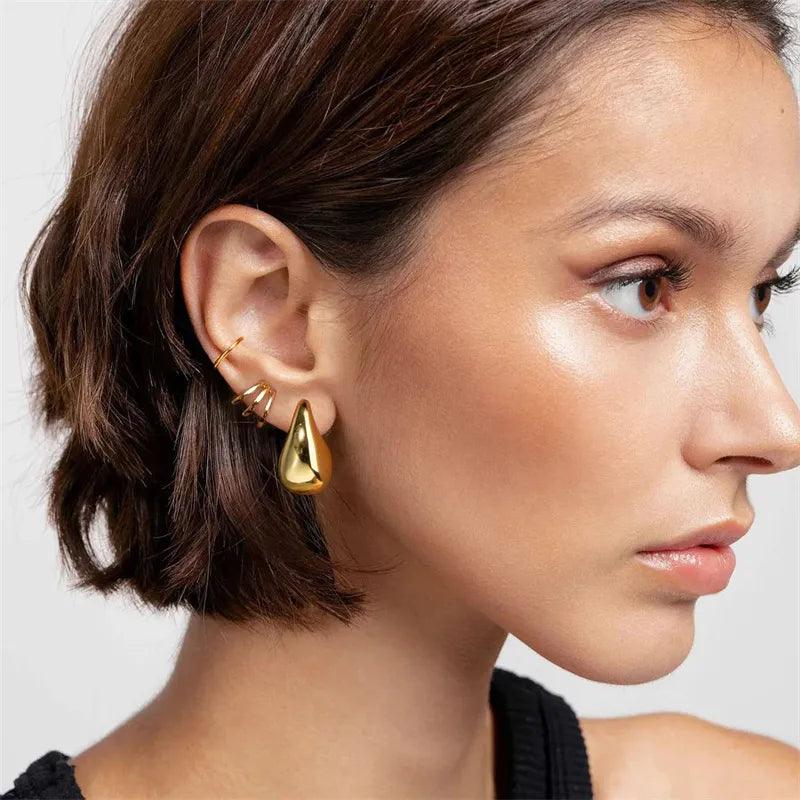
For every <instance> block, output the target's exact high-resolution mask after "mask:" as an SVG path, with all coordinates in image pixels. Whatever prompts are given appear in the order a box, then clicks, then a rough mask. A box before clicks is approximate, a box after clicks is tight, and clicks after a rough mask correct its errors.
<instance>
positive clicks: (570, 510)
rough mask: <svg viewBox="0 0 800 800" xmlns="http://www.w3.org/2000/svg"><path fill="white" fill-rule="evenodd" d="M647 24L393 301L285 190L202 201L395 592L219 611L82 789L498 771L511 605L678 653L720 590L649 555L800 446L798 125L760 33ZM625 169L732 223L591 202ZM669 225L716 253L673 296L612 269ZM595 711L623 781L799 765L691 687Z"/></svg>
mask: <svg viewBox="0 0 800 800" xmlns="http://www.w3.org/2000/svg"><path fill="white" fill-rule="evenodd" d="M644 35H645V36H646V37H647V38H646V39H645V40H642V39H639V40H638V41H646V42H647V46H646V47H641V48H639V50H640V51H639V52H636V53H635V54H634V51H633V50H632V49H631V50H626V51H625V52H627V53H628V54H629V58H628V59H627V60H626V62H625V68H624V69H619V70H608V69H598V68H597V64H596V63H595V61H594V59H596V58H602V57H603V56H601V55H600V54H597V55H590V54H587V55H586V56H585V60H584V61H582V62H580V63H577V64H576V66H575V70H576V75H577V79H576V80H574V81H572V82H571V83H570V87H571V89H568V90H567V91H565V93H564V94H563V98H564V103H565V107H569V109H570V112H569V115H568V116H567V117H565V118H564V122H563V123H562V124H561V125H560V126H558V129H557V130H554V131H551V132H550V135H549V138H548V140H547V143H546V147H545V151H546V157H541V154H540V151H538V150H535V149H533V148H530V149H529V150H528V151H525V150H522V151H521V152H519V153H516V154H515V156H514V159H513V162H511V161H510V162H508V163H505V164H503V165H499V166H495V167H492V168H487V169H485V170H482V171H480V172H479V173H475V174H472V175H471V176H469V177H468V178H466V179H465V180H463V181H461V182H459V183H458V184H454V185H453V186H452V187H451V190H450V191H449V192H448V193H447V194H446V195H444V196H443V197H442V199H441V201H440V203H439V204H438V205H437V206H436V207H435V208H434V209H432V210H431V213H430V215H429V217H428V219H427V221H426V227H425V231H424V241H423V244H422V247H421V249H420V251H419V254H418V256H417V257H416V258H415V260H414V262H413V263H412V264H411V265H409V266H410V269H409V270H408V272H407V274H408V275H409V276H411V278H412V279H411V280H408V281H406V282H405V283H404V284H402V287H401V290H399V291H396V292H394V293H392V294H391V296H390V299H388V300H387V301H386V302H384V303H381V304H379V305H377V306H376V303H375V299H374V297H365V298H364V299H359V298H355V299H354V295H353V294H352V292H351V291H348V288H352V287H347V286H346V285H345V284H344V283H343V282H342V281H341V280H340V279H335V278H332V277H331V276H330V275H328V274H327V273H326V272H325V271H324V270H323V269H322V268H321V266H320V264H319V263H318V262H317V260H316V259H315V258H314V256H313V255H312V254H311V253H310V251H309V250H308V248H307V247H306V246H305V244H304V243H303V242H302V241H301V240H300V239H299V238H298V237H297V236H296V235H295V234H294V233H293V232H292V231H291V230H290V229H289V228H287V227H286V226H285V225H283V224H282V223H281V221H280V220H278V219H275V218H274V217H272V216H270V215H268V214H265V213H262V212H260V211H258V210H256V209H253V208H248V207H245V206H239V205H228V206H225V207H222V208H218V209H216V210H215V211H213V212H212V213H210V214H209V215H207V216H206V217H204V218H203V219H201V220H199V221H198V223H197V225H196V226H195V228H194V229H193V230H192V232H191V235H190V236H189V237H188V239H187V240H186V242H185V243H184V246H183V249H182V252H181V280H182V289H183V292H184V295H185V298H186V302H187V307H188V309H189V312H190V316H191V319H192V322H193V324H194V326H195V331H196V334H197V336H198V338H199V340H200V342H201V343H202V345H203V347H204V348H205V350H206V352H207V353H208V357H209V359H210V360H212V361H213V359H214V358H216V356H217V355H219V353H220V352H221V351H222V350H224V349H225V347H227V346H228V344H230V343H231V342H232V341H233V340H234V339H235V338H236V337H237V336H240V335H243V336H244V337H245V339H244V341H243V342H242V343H241V344H240V345H239V346H238V347H237V348H236V349H235V350H234V351H233V352H232V353H231V355H230V356H229V357H228V358H227V359H226V360H225V361H224V362H223V364H222V365H221V367H220V372H221V374H222V375H223V376H224V378H225V380H226V381H227V382H228V383H229V385H230V387H231V393H232V394H233V393H235V392H239V391H241V390H242V389H244V388H246V387H248V386H250V385H251V384H253V383H254V382H255V381H256V380H259V379H262V378H263V379H265V380H267V381H268V382H270V383H271V384H272V385H273V386H275V387H276V389H277V395H276V397H275V400H274V403H273V405H272V408H271V411H270V414H269V420H270V423H271V424H272V425H274V426H277V427H278V428H280V429H281V430H283V431H286V430H288V428H289V425H290V422H291V418H292V414H293V412H294V408H295V405H296V403H297V401H298V400H299V399H300V398H303V397H305V398H306V399H308V400H309V402H310V405H311V409H312V413H313V415H314V418H315V421H316V423H317V426H318V428H319V430H320V432H321V433H322V434H323V435H324V436H325V437H326V441H327V442H328V444H329V447H330V448H331V451H332V455H333V465H334V475H333V479H332V484H331V485H330V486H329V487H328V488H326V490H325V491H324V492H323V493H322V494H320V495H318V496H317V498H318V502H319V504H320V508H321V513H322V516H323V520H324V522H325V530H326V535H327V536H328V539H329V543H330V546H331V549H332V551H333V552H334V554H335V556H336V557H337V558H340V559H342V560H343V561H344V562H345V563H349V564H356V565H361V566H386V565H389V564H393V565H396V566H395V569H394V570H393V571H391V572H389V573H387V574H376V575H363V576H351V577H350V580H351V582H353V583H355V584H356V585H358V586H360V587H363V588H364V589H365V590H366V591H367V593H368V594H369V596H370V611H369V614H368V616H367V617H365V618H364V619H363V620H361V621H359V622H358V623H357V624H356V625H354V626H352V627H349V628H348V627H344V626H341V625H338V624H335V623H332V622H331V623H327V624H323V625H322V627H321V629H320V630H318V631H315V632H291V633H289V632H279V631H276V630H275V629H274V628H270V627H269V626H267V625H256V626H253V627H251V628H250V629H244V628H240V627H236V626H233V625H230V624H227V623H224V622H219V621H215V620H212V619H205V620H204V619H201V618H199V617H197V616H195V617H193V618H192V619H191V621H190V624H189V627H188V630H187V634H186V638H185V640H184V643H183V646H182V649H181V651H180V654H179V657H178V660H177V663H176V667H175V671H174V673H173V674H172V676H171V678H170V680H169V682H168V684H167V685H166V686H165V688H164V690H163V691H162V692H161V693H160V694H159V695H158V696H157V697H156V698H154V699H153V700H152V702H150V703H149V704H148V705H147V706H145V707H144V708H143V709H142V710H141V711H139V712H138V713H137V714H136V715H134V716H133V717H131V718H130V719H129V720H128V721H126V722H125V723H124V724H123V725H121V726H120V727H119V728H118V729H116V730H115V731H112V732H111V733H110V734H109V735H108V736H107V737H106V738H105V739H103V740H101V741H100V742H98V743H96V744H95V745H93V746H92V747H91V748H89V749H88V750H86V751H84V752H83V753H81V754H79V755H78V756H77V757H76V759H75V763H76V777H77V780H78V782H79V783H80V784H81V785H82V786H83V788H84V793H85V795H86V796H87V797H88V798H89V799H90V800H92V798H93V797H98V798H99V797H134V796H136V797H177V796H181V797H210V796H225V797H255V796H294V797H322V796H324V797H327V798H331V797H341V798H345V797H347V798H353V797H372V798H378V797H405V798H411V797H420V798H421V797H445V796H447V797H490V796H494V794H493V792H494V789H493V787H492V786H491V783H487V779H489V778H491V777H492V765H493V758H494V755H493V750H492V745H493V738H492V737H493V729H492V725H491V723H492V717H491V714H490V713H489V709H488V703H487V696H488V682H489V678H490V675H491V670H492V667H493V665H494V663H495V661H496V658H497V656H498V654H499V651H500V649H501V647H502V645H503V642H504V640H505V639H506V636H507V634H508V633H509V632H510V633H513V634H514V635H515V636H517V637H518V638H519V639H521V640H522V641H524V642H525V643H526V644H528V645H529V646H530V647H531V648H533V649H534V650H536V651H537V652H538V653H540V654H541V655H543V656H544V657H546V658H548V659H550V660H551V661H553V662H554V663H556V664H558V665H560V666H562V667H564V668H565V669H568V670H570V671H572V672H574V673H576V674H578V675H582V676H585V677H587V678H590V679H593V680H597V681H604V682H609V683H618V684H634V683H641V682H644V681H650V680H654V679H656V678H659V677H661V676H663V675H666V674H668V673H669V672H671V671H672V670H674V669H675V668H676V667H677V666H679V665H680V664H681V663H682V662H683V661H684V659H685V658H686V656H687V655H688V653H689V651H690V648H691V646H692V643H693V637H694V610H695V606H696V602H697V600H698V596H697V595H696V594H691V593H687V592H685V591H682V590H678V589H676V588H675V587H674V586H673V585H672V584H670V583H669V582H668V581H666V580H665V579H664V577H663V575H661V574H659V573H657V572H656V571H654V570H653V569H651V568H649V567H646V566H645V565H643V564H642V563H640V562H639V561H637V560H636V559H635V558H634V554H635V553H636V551H637V550H639V549H641V548H644V547H646V546H648V545H650V544H652V543H653V542H661V541H664V539H665V538H673V537H678V536H680V535H683V534H685V533H687V532H689V531H692V530H696V529H697V528H700V527H703V526H705V525H708V524H711V523H714V522H718V521H720V520H724V519H728V518H733V519H736V520H738V521H742V522H745V523H750V522H751V521H752V518H753V509H752V507H751V506H750V504H749V501H748V497H747V487H746V479H747V476H748V475H749V474H751V473H761V474H763V473H771V472H778V471H781V470H787V469H792V468H794V467H796V466H798V464H800V409H799V408H798V406H797V404H796V403H795V402H794V400H793V399H792V397H791V396H790V394H789V393H788V391H787V389H786V387H785V386H784V384H783V382H782V380H781V377H780V376H779V374H778V372H777V371H776V369H775V366H774V364H773V363H772V362H771V360H770V357H769V354H768V351H767V349H766V347H765V343H764V339H763V336H764V334H763V333H762V332H760V330H759V327H758V324H757V323H758V322H759V320H760V317H759V316H758V314H757V312H755V311H754V309H753V302H752V296H751V295H752V289H753V287H754V286H756V285H757V284H759V283H760V282H761V281H764V280H767V279H769V278H771V277H773V276H774V275H775V274H776V271H775V269H774V268H772V269H768V270H765V269H763V265H764V264H765V263H766V262H767V261H768V259H769V258H770V256H772V255H773V253H774V252H775V251H776V249H777V248H778V246H779V245H780V244H781V243H783V242H784V241H785V240H786V238H787V236H788V235H789V234H790V233H792V232H793V231H794V230H795V228H796V225H797V222H798V219H800V196H798V191H797V187H798V186H800V133H799V128H798V113H797V110H798V109H797V98H796V96H795V94H794V92H793V89H792V86H791V82H790V81H789V79H788V77H787V75H786V73H785V72H784V70H783V69H782V67H781V66H780V64H779V63H778V62H777V61H776V60H775V58H774V57H773V56H772V55H771V54H770V53H768V52H767V51H766V50H765V49H763V48H762V47H761V46H760V45H758V44H757V43H754V42H751V41H750V40H749V39H747V38H746V37H744V36H739V37H737V36H736V35H735V34H734V33H731V32H723V31H717V32H713V33H712V32H709V31H706V30H701V29H700V28H698V27H697V26H694V27H692V26H690V25H689V23H688V22H687V21H684V22H683V23H681V25H680V26H677V25H668V24H667V23H666V22H663V21H655V20H651V21H650V22H649V23H648V24H647V26H646V31H645V33H644ZM605 57H606V58H607V57H608V56H607V55H606V56H605ZM623 191H624V192H627V193H630V194H640V193H642V194H643V193H648V192H650V193H660V194H667V195H671V196H673V197H674V198H679V199H681V200H683V201H691V202H692V203H694V204H696V205H699V206H702V207H703V208H706V209H708V210H709V211H711V212H712V213H713V215H714V216H715V217H718V218H719V219H721V220H724V221H725V222H726V223H727V224H728V225H729V227H730V228H731V230H732V231H734V232H735V233H736V234H737V235H738V242H737V246H736V248H735V249H734V250H732V251H731V252H729V253H727V254H724V255H723V254H719V253H715V252H712V251H710V250H709V249H708V248H704V247H702V246H700V245H699V244H697V243H695V242H693V241H691V240H690V239H689V238H687V237H686V236H685V235H683V234H680V233H678V232H677V231H676V230H674V229H673V228H671V227H670V226H668V225H666V224H665V223H659V222H657V221H653V220H650V221H645V220H639V221H631V220H616V221H614V222H610V223H605V224H604V225H602V226H599V227H594V228H592V229H590V230H582V229H578V228H576V227H575V226H574V225H573V226H571V225H568V224H565V220H567V219H568V218H569V216H570V214H572V213H573V212H574V211H575V210H576V209H577V208H579V207H580V206H582V205H583V204H584V203H586V202H587V201H588V200H589V199H591V198H592V197H594V196H596V195H597V194H598V193H599V192H617V193H619V192H623ZM669 256H674V257H678V256H682V257H684V258H686V259H691V260H692V262H693V263H694V264H695V265H696V267H695V272H694V276H693V283H692V286H691V287H690V288H687V289H685V290H682V291H680V292H674V291H671V290H670V289H669V286H668V284H664V285H663V286H662V291H663V295H662V299H661V301H660V303H658V304H656V306H655V310H653V311H648V310H647V307H646V306H642V305H641V304H640V305H638V306H637V304H636V300H637V296H638V294H637V290H638V289H639V288H640V286H639V285H637V284H633V285H632V286H628V287H627V288H626V289H624V290H619V289H618V290H616V291H615V293H613V294H608V293H603V294H601V291H603V287H602V286H601V285H598V284H596V283H594V282H593V276H595V275H596V273H597V272H598V270H600V268H603V267H607V266H609V265H611V264H615V265H616V267H615V268H614V269H615V270H616V271H615V272H614V275H615V276H621V275H623V274H626V273H627V272H633V271H635V270H636V269H637V268H643V267H646V266H653V265H661V264H663V262H664V259H665V258H666V257H669ZM773 302H775V299H773ZM612 304H613V305H612ZM376 308H377V311H376ZM637 317H640V318H641V317H644V318H647V319H655V318H658V324H657V325H656V326H655V327H650V326H647V325H645V324H643V323H642V322H641V321H640V320H639V319H637ZM354 322H356V323H359V324H356V325H354ZM364 348H368V353H369V359H368V368H367V369H364V370H363V371H360V370H359V365H360V361H359V359H360V357H361V354H362V350H363V349H364ZM742 387H748V388H750V387H752V391H742ZM655 454H658V455H657V456H656V455H655ZM581 724H582V727H583V729H584V735H585V737H586V742H587V748H588V751H589V756H590V765H591V768H592V774H593V780H594V788H595V794H596V797H598V798H600V797H615V798H620V797H641V796H645V795H644V794H642V792H643V791H645V790H646V792H647V794H646V796H648V797H651V798H654V797H675V796H680V797H682V798H693V797H698V798H699V797H708V796H717V797H721V796H724V797H728V798H733V797H753V796H755V795H754V791H755V788H757V790H758V792H759V793H760V796H770V797H780V796H791V795H792V793H793V792H795V790H796V788H797V785H798V780H800V777H798V759H797V755H798V751H796V750H795V749H794V748H792V747H790V746H789V745H786V744H783V743H781V742H778V741H776V740H772V739H768V738H767V737H760V736H756V735H755V734H748V733H746V732H741V731H733V730H732V729H727V728H722V727H720V726H717V725H713V724H712V723H710V722H706V721H704V720H700V719H698V718H694V717H691V716H689V715H682V714H655V715H641V716H638V717H630V718H619V719H606V720H601V719H582V720H581ZM309 752H311V753H313V754H314V757H313V758H311V759H308V757H307V756H308V753H309ZM687 753H689V755H687ZM265 754H266V755H265ZM671 755H674V756H675V758H670V756H671ZM132 758H134V759H135V762H136V764H137V767H136V770H135V771H134V770H131V769H130V766H129V765H130V763H131V759H132ZM687 759H688V764H687ZM687 766H688V767H689V769H687ZM701 774H702V775H703V776H704V777H702V778H700V777H698V775H701ZM709 781H710V784H709Z"/></svg>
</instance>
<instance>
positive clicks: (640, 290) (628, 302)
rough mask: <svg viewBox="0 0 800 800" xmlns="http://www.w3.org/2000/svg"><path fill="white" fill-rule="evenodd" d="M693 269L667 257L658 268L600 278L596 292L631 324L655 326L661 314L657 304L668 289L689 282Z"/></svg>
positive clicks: (688, 284) (684, 286) (668, 291)
mask: <svg viewBox="0 0 800 800" xmlns="http://www.w3.org/2000/svg"><path fill="white" fill-rule="evenodd" d="M692 274H693V268H692V266H691V265H690V264H688V263H686V262H683V261H675V260H667V261H666V262H665V263H663V264H661V265H660V266H657V267H650V268H648V269H641V270H639V271H637V272H635V273H631V274H629V275H621V276H619V277H618V278H611V279H609V280H607V281H603V283H602V288H601V289H600V290H599V292H598V294H599V295H600V296H601V297H602V298H603V300H604V301H605V302H606V303H608V305H610V306H611V307H612V308H615V309H616V310H618V311H620V312H621V313H622V314H624V315H625V316H626V317H629V318H630V319H631V321H632V322H633V324H637V323H642V324H644V325H649V326H653V325H657V324H658V320H660V319H661V317H662V316H663V314H659V313H658V307H659V306H660V305H663V304H664V300H665V299H666V297H667V295H669V294H670V293H671V292H673V291H675V292H678V291H682V290H684V289H687V288H689V287H690V286H691V285H692Z"/></svg>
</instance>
